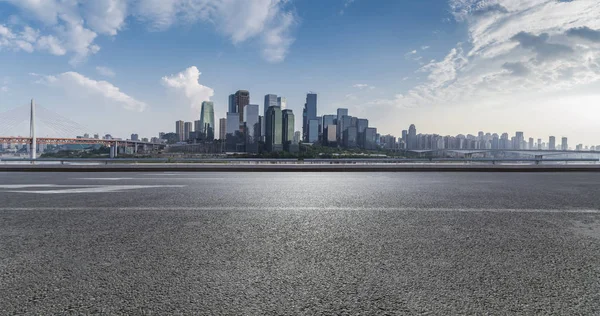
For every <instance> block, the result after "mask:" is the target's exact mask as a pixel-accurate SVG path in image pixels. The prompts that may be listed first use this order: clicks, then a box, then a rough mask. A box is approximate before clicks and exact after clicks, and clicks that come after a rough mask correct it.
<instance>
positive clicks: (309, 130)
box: [302, 93, 319, 143]
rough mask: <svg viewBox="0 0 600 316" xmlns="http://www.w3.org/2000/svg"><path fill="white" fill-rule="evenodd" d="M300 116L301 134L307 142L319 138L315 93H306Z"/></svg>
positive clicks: (312, 141)
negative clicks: (301, 115)
mask: <svg viewBox="0 0 600 316" xmlns="http://www.w3.org/2000/svg"><path fill="white" fill-rule="evenodd" d="M302 114H303V117H302V134H303V139H304V141H305V142H307V143H314V142H316V141H318V140H319V122H318V121H317V94H316V93H308V94H306V103H304V111H303V113H302ZM311 121H314V122H311Z"/></svg>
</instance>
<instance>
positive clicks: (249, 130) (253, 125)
mask: <svg viewBox="0 0 600 316" xmlns="http://www.w3.org/2000/svg"><path fill="white" fill-rule="evenodd" d="M258 108H259V106H258V104H248V105H246V106H245V107H244V124H245V125H244V134H245V136H246V151H247V152H251V153H257V152H258V141H259V139H260V122H259V118H258V117H259V115H258Z"/></svg>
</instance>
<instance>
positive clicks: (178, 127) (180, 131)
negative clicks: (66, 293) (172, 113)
mask: <svg viewBox="0 0 600 316" xmlns="http://www.w3.org/2000/svg"><path fill="white" fill-rule="evenodd" d="M184 132H185V131H184V127H183V121H181V120H180V121H177V122H175V134H177V137H178V138H179V141H180V142H182V141H184V140H185V134H184Z"/></svg>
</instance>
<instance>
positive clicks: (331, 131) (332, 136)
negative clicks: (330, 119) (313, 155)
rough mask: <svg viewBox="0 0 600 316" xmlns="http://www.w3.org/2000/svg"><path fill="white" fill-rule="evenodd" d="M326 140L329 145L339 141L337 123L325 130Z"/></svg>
mask: <svg viewBox="0 0 600 316" xmlns="http://www.w3.org/2000/svg"><path fill="white" fill-rule="evenodd" d="M323 135H324V137H323V138H324V139H325V142H326V143H327V144H328V145H330V146H331V145H334V144H336V143H337V125H334V124H331V125H327V127H326V128H325V129H324V130H323Z"/></svg>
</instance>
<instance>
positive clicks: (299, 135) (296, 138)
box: [294, 131, 302, 144]
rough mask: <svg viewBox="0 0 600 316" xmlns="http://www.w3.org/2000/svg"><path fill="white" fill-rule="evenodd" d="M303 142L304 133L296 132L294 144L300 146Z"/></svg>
mask: <svg viewBox="0 0 600 316" xmlns="http://www.w3.org/2000/svg"><path fill="white" fill-rule="evenodd" d="M301 140H302V132H300V131H295V132H294V144H299V143H300V141H301Z"/></svg>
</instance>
